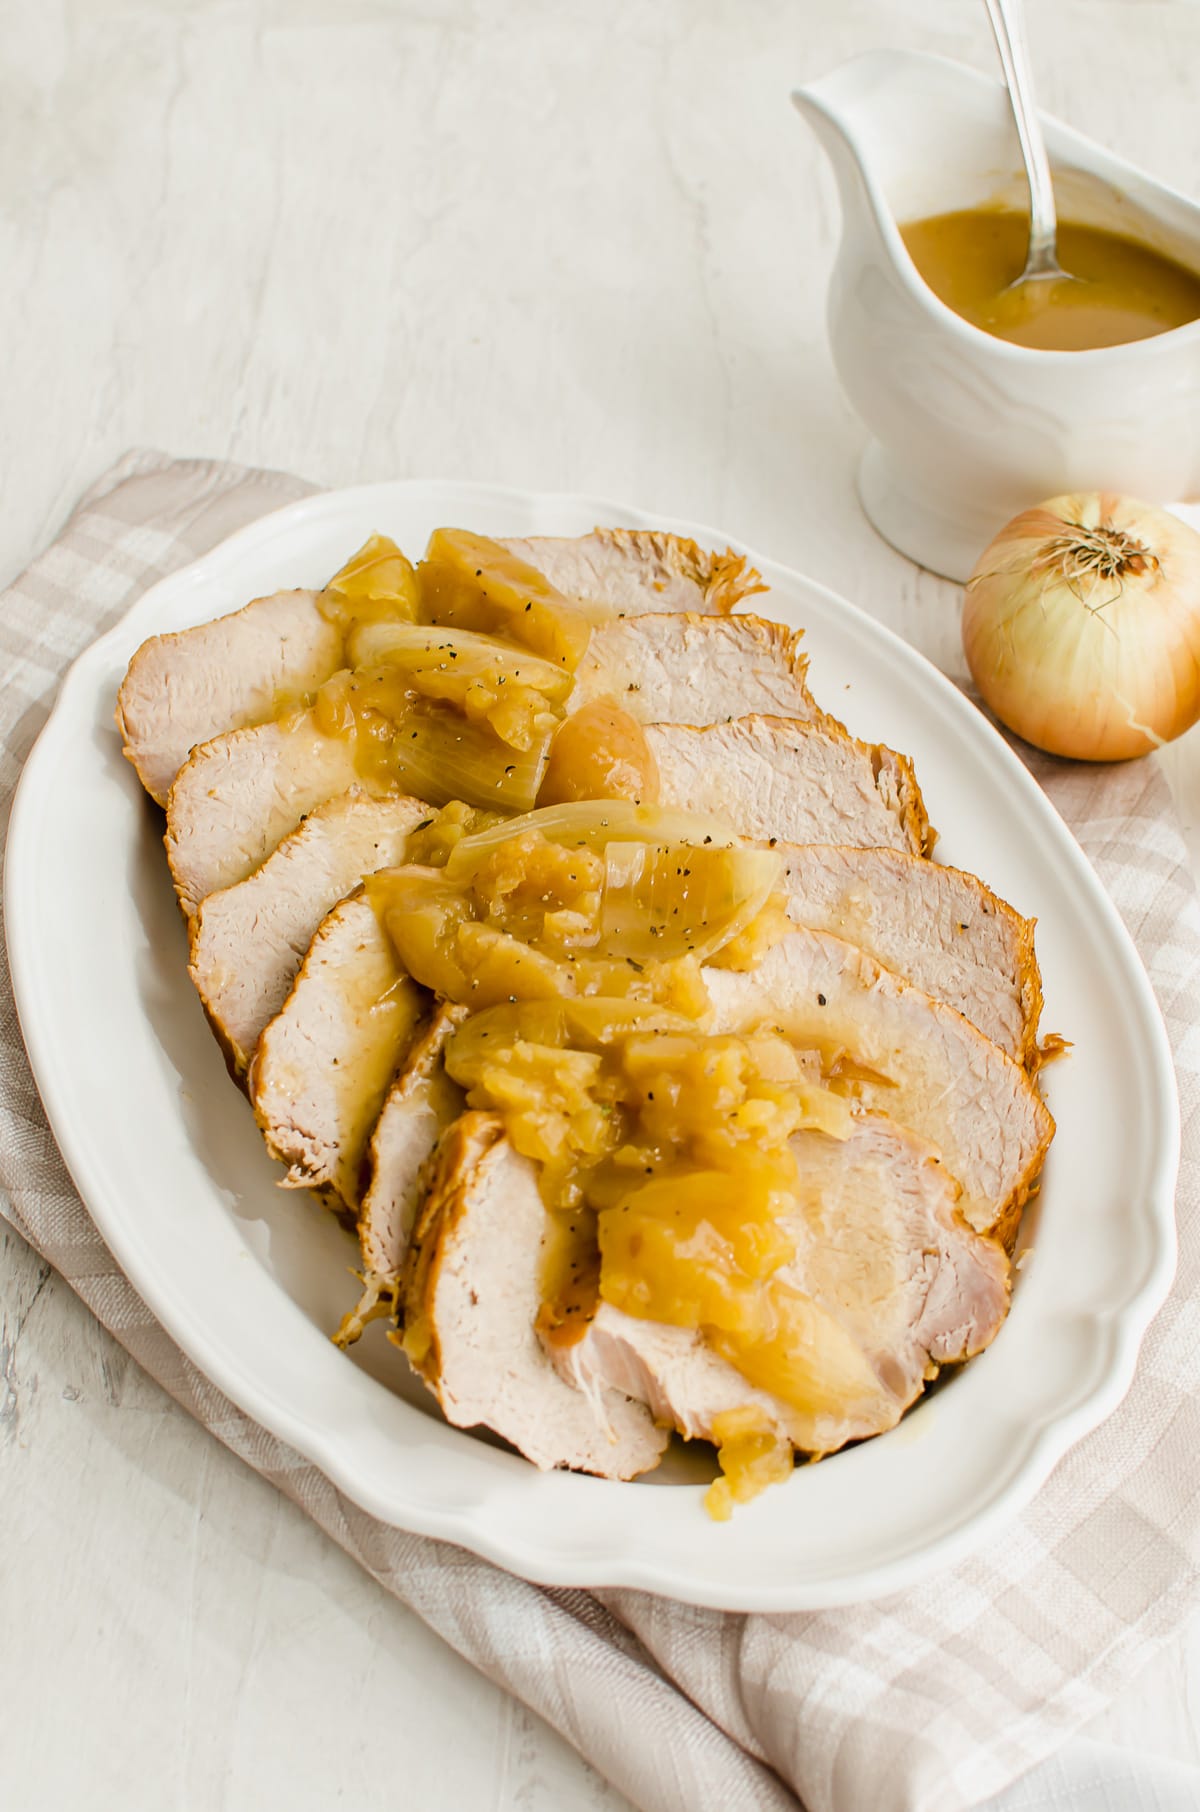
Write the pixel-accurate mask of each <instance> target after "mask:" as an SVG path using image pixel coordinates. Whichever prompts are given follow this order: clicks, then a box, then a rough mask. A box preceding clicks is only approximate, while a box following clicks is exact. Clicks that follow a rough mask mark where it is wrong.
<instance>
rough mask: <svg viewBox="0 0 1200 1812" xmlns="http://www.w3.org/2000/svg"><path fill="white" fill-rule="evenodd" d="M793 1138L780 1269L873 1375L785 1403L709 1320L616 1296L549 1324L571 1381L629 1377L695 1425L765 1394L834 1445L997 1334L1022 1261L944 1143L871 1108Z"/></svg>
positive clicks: (759, 1401) (619, 1384) (601, 1385)
mask: <svg viewBox="0 0 1200 1812" xmlns="http://www.w3.org/2000/svg"><path fill="white" fill-rule="evenodd" d="M792 1149H793V1151H794V1153H795V1155H796V1161H797V1165H798V1168H799V1173H800V1190H801V1193H800V1196H799V1198H798V1201H797V1205H796V1207H795V1209H794V1210H793V1211H792V1212H790V1213H789V1214H787V1215H786V1216H784V1217H783V1224H784V1226H785V1227H786V1229H787V1231H788V1232H789V1233H790V1234H791V1236H792V1238H793V1239H794V1240H795V1243H796V1256H795V1258H794V1259H793V1260H792V1261H791V1262H790V1263H789V1264H788V1265H786V1266H785V1267H784V1268H783V1269H782V1270H781V1271H780V1273H779V1276H780V1279H781V1281H783V1282H786V1283H788V1284H790V1285H791V1286H792V1287H793V1288H794V1289H796V1290H798V1291H800V1292H801V1293H802V1294H803V1295H805V1296H807V1297H809V1298H810V1299H811V1300H812V1301H813V1302H814V1303H816V1305H817V1307H818V1308H819V1309H820V1310H822V1311H823V1313H824V1314H825V1315H827V1316H829V1317H830V1318H831V1319H832V1321H833V1322H835V1323H836V1324H837V1326H838V1328H840V1329H841V1330H842V1332H843V1333H844V1334H846V1335H848V1336H849V1338H850V1340H851V1342H852V1343H853V1347H854V1348H857V1350H858V1351H859V1353H861V1354H862V1356H863V1357H864V1359H865V1360H866V1362H867V1367H868V1368H869V1371H868V1377H870V1378H873V1379H874V1381H875V1382H874V1385H873V1387H871V1388H869V1389H864V1390H863V1391H862V1392H861V1394H860V1395H859V1396H858V1397H856V1398H855V1399H853V1400H851V1401H847V1402H845V1403H844V1404H840V1405H836V1406H832V1405H830V1404H829V1403H826V1404H824V1405H819V1406H813V1407H810V1408H807V1409H806V1408H804V1407H803V1406H800V1405H797V1404H795V1403H785V1402H783V1401H782V1400H781V1399H780V1398H778V1397H776V1396H773V1395H772V1394H770V1393H769V1392H767V1391H765V1390H761V1389H757V1388H755V1387H754V1386H752V1385H750V1384H748V1383H747V1381H746V1379H744V1378H743V1377H742V1375H741V1373H740V1372H738V1371H737V1370H736V1369H735V1367H734V1366H733V1365H731V1364H730V1363H729V1361H728V1360H726V1359H723V1358H722V1357H721V1356H720V1354H718V1353H717V1352H715V1351H714V1350H713V1348H712V1347H711V1346H709V1345H708V1343H707V1341H706V1340H705V1338H704V1335H703V1333H702V1332H700V1331H698V1330H694V1329H690V1328H678V1327H672V1326H668V1325H667V1324H666V1323H664V1322H658V1321H648V1320H639V1319H637V1318H635V1317H634V1316H631V1315H628V1314H625V1313H623V1312H622V1311H621V1310H619V1309H615V1308H613V1307H612V1306H611V1304H609V1303H605V1302H601V1303H599V1304H598V1306H597V1309H596V1313H595V1315H594V1317H593V1318H592V1320H591V1321H590V1323H588V1324H586V1325H585V1327H584V1329H583V1332H582V1337H581V1338H577V1339H576V1340H575V1341H574V1343H573V1344H568V1343H566V1342H565V1341H564V1340H563V1339H562V1338H561V1337H559V1338H557V1339H555V1338H554V1337H553V1336H552V1335H549V1334H547V1335H545V1336H544V1337H545V1339H546V1345H547V1351H548V1352H549V1353H550V1355H551V1357H552V1359H553V1360H554V1363H555V1364H556V1366H557V1367H558V1370H559V1373H560V1375H561V1376H562V1377H564V1378H565V1379H566V1380H567V1382H568V1383H571V1384H573V1385H575V1386H576V1388H577V1389H579V1390H581V1391H583V1392H585V1393H591V1392H595V1391H604V1390H620V1391H624V1392H626V1393H627V1394H628V1395H630V1396H634V1397H637V1398H639V1399H640V1400H641V1401H642V1402H643V1403H645V1404H646V1405H647V1406H648V1408H649V1409H650V1411H651V1413H652V1414H653V1416H654V1417H655V1419H656V1421H665V1422H669V1423H670V1424H671V1425H672V1426H673V1427H675V1428H677V1429H678V1430H679V1432H680V1433H681V1434H683V1435H686V1436H687V1437H688V1438H700V1439H705V1440H707V1439H711V1437H712V1432H713V1422H714V1418H715V1417H717V1416H718V1415H720V1414H722V1413H723V1412H725V1411H727V1410H732V1409H738V1408H740V1407H742V1406H743V1405H753V1406H754V1407H756V1408H758V1409H760V1410H761V1411H762V1412H763V1415H764V1418H765V1420H766V1421H767V1422H768V1423H769V1424H770V1425H771V1426H772V1427H774V1428H775V1429H776V1430H777V1431H778V1432H779V1433H780V1434H782V1435H784V1436H786V1438H787V1439H788V1440H790V1441H791V1442H792V1444H793V1445H794V1446H796V1447H799V1448H801V1449H802V1450H803V1451H804V1452H806V1453H816V1454H820V1453H832V1452H833V1451H835V1450H836V1449H837V1448H839V1447H843V1446H845V1444H846V1442H847V1441H857V1440H862V1439H864V1438H866V1437H867V1436H870V1435H875V1434H881V1433H882V1432H883V1431H884V1430H885V1429H887V1428H890V1427H892V1426H893V1425H894V1423H896V1422H897V1421H899V1419H900V1417H901V1415H902V1414H903V1413H904V1411H905V1410H906V1409H907V1408H908V1407H909V1405H910V1404H911V1403H913V1402H914V1401H915V1399H916V1398H917V1397H918V1396H919V1395H920V1393H921V1391H922V1390H923V1389H924V1387H925V1385H926V1383H927V1382H928V1380H929V1379H930V1378H932V1377H933V1376H934V1375H935V1374H936V1372H937V1370H938V1368H939V1367H940V1366H942V1365H944V1364H947V1363H950V1362H953V1361H958V1360H962V1359H967V1358H969V1357H970V1356H971V1355H972V1354H973V1353H977V1352H979V1351H980V1350H981V1349H982V1348H983V1347H985V1346H987V1345H988V1343H989V1342H990V1341H991V1340H992V1339H994V1337H995V1335H996V1333H997V1332H998V1330H999V1328H1000V1326H1001V1324H1002V1322H1003V1320H1004V1317H1005V1315H1006V1314H1007V1312H1008V1294H1009V1271H1008V1262H1007V1259H1006V1257H1005V1254H1004V1251H1003V1249H1002V1248H1001V1247H1000V1246H999V1245H998V1244H997V1243H996V1242H995V1241H994V1240H990V1239H983V1238H981V1237H980V1236H979V1235H978V1234H975V1233H973V1232H972V1231H971V1230H970V1228H969V1227H967V1226H966V1225H965V1223H964V1222H963V1221H962V1219H961V1218H960V1217H959V1215H958V1214H957V1213H956V1210H955V1201H956V1196H957V1193H958V1192H957V1189H956V1187H955V1185H954V1182H953V1179H952V1178H950V1177H949V1176H948V1175H947V1174H946V1171H945V1168H944V1166H942V1165H941V1164H939V1163H938V1158H937V1152H936V1150H935V1148H934V1147H933V1146H931V1145H929V1144H928V1143H927V1142H926V1141H925V1140H923V1139H919V1138H917V1137H916V1136H915V1135H914V1134H913V1133H911V1132H909V1131H907V1130H906V1129H905V1128H903V1127H900V1126H897V1125H896V1124H895V1123H894V1122H892V1121H890V1120H888V1119H887V1118H886V1117H885V1116H882V1115H874V1114H870V1115H865V1116H863V1117H862V1118H860V1119H858V1120H856V1121H855V1123H854V1127H853V1130H852V1132H851V1135H850V1137H849V1138H848V1139H847V1140H845V1141H844V1142H839V1141H837V1140H835V1139H830V1138H827V1137H826V1136H825V1134H824V1133H819V1132H803V1133H798V1134H797V1135H796V1136H795V1137H794V1138H793V1140H792Z"/></svg>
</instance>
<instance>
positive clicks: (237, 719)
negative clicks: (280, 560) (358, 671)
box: [117, 591, 343, 805]
mask: <svg viewBox="0 0 1200 1812" xmlns="http://www.w3.org/2000/svg"><path fill="white" fill-rule="evenodd" d="M319 596H320V594H319V593H318V592H315V591H277V592H275V593H274V594H273V596H271V597H269V598H255V600H254V602H253V603H252V604H247V605H246V606H245V607H244V608H243V609H242V610H235V611H234V612H233V613H232V614H231V615H230V616H226V617H218V618H217V619H216V621H215V622H212V623H201V624H199V625H197V627H196V628H194V629H182V630H179V631H177V632H176V633H174V634H172V635H156V636H151V638H150V640H149V641H148V642H143V643H142V645H141V647H140V648H139V649H138V651H137V653H136V654H135V655H134V657H133V659H132V660H131V661H130V663H129V668H128V671H127V672H126V675H125V678H124V680H123V681H122V683H121V690H120V692H119V693H118V695H117V728H118V729H119V730H120V732H121V736H122V739H123V741H124V744H125V754H126V756H127V757H128V759H129V760H130V761H131V762H132V763H133V765H134V767H135V768H136V770H137V774H138V778H139V779H140V781H141V783H142V785H143V786H144V787H145V789H146V791H147V792H148V793H149V794H150V796H151V798H152V799H156V800H157V801H158V803H159V805H165V804H166V802H167V794H168V793H169V792H170V790H171V783H172V781H173V780H174V779H175V776H176V774H177V773H178V772H179V770H180V768H181V767H182V766H183V764H184V762H185V761H186V760H187V758H188V756H189V755H190V753H191V751H192V750H193V749H194V748H196V747H197V746H198V745H199V744H200V743H202V742H208V741H209V739H210V738H211V737H213V736H219V735H221V734H222V733H223V732H224V731H226V730H237V729H241V728H242V727H243V726H244V725H246V724H257V723H262V722H263V721H264V719H266V718H268V717H271V716H272V715H273V714H274V713H275V711H276V709H277V708H278V702H279V699H280V697H281V696H282V697H284V698H287V699H289V700H291V701H292V702H293V703H299V702H300V701H301V700H302V699H303V697H304V695H305V694H306V693H308V692H313V691H315V690H316V688H317V687H318V686H320V685H321V684H322V683H323V681H325V680H327V679H328V678H329V676H330V674H331V673H336V671H337V669H338V668H339V667H340V666H341V665H342V658H343V655H342V649H343V642H342V635H341V632H340V630H338V629H336V628H335V627H334V625H333V624H332V623H329V622H327V621H326V620H325V618H324V617H323V616H322V615H321V612H320V610H319V608H318V598H319Z"/></svg>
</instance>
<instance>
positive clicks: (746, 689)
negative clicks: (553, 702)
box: [567, 611, 821, 724]
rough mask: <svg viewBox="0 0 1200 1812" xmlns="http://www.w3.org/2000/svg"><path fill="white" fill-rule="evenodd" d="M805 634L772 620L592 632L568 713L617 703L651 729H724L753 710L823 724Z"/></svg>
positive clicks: (643, 620) (605, 626)
mask: <svg viewBox="0 0 1200 1812" xmlns="http://www.w3.org/2000/svg"><path fill="white" fill-rule="evenodd" d="M801 634H802V632H801V631H799V630H793V629H785V628H784V626H783V624H782V623H772V622H768V621H767V619H766V618H765V617H751V616H737V617H717V616H707V617H706V616H698V615H697V614H696V613H695V612H694V611H688V612H686V613H683V612H671V613H670V614H667V615H659V614H658V613H651V614H648V615H645V616H634V617H618V618H615V619H614V620H613V621H612V622H609V623H600V624H598V625H597V626H596V628H595V629H593V631H592V639H591V641H590V643H589V644H588V649H587V653H586V654H585V655H584V657H583V659H582V661H581V662H580V664H579V668H578V670H577V672H576V675H575V684H574V687H573V688H572V691H571V696H570V698H569V699H568V701H567V710H568V712H572V711H577V710H578V709H579V708H580V706H581V705H587V704H591V702H592V701H593V700H594V699H597V698H613V699H615V700H616V701H617V703H618V704H619V705H621V706H622V708H623V709H624V710H626V711H627V712H628V713H629V715H630V716H631V717H636V718H637V720H638V722H639V723H644V724H659V723H668V724H674V723H694V722H696V720H697V718H699V719H701V720H702V721H703V722H705V723H719V722H723V721H724V720H725V719H726V718H729V717H743V716H745V715H746V714H747V713H749V712H752V711H765V712H769V713H774V714H775V715H776V716H780V717H799V718H803V719H804V720H805V721H806V722H812V721H816V720H818V719H820V717H821V712H820V711H819V710H818V709H817V706H816V705H815V704H814V703H813V700H812V697H811V695H810V693H809V690H808V687H807V686H806V685H805V683H804V675H805V671H806V669H807V666H808V662H807V660H806V658H805V656H804V655H803V654H802V653H801V652H800V640H801Z"/></svg>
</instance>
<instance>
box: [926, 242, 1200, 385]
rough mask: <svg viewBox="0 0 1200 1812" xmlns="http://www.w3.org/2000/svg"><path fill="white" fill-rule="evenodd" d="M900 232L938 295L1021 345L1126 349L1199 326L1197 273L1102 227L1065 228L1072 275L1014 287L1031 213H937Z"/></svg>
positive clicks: (1064, 253) (1065, 255)
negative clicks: (1130, 344) (1175, 329)
mask: <svg viewBox="0 0 1200 1812" xmlns="http://www.w3.org/2000/svg"><path fill="white" fill-rule="evenodd" d="M900 233H901V237H902V238H903V240H904V243H905V245H906V246H907V248H908V252H909V256H910V257H911V258H912V261H913V263H914V264H915V265H916V267H917V269H918V271H919V272H920V273H921V276H922V277H923V278H924V279H925V281H926V283H927V284H928V285H929V287H930V289H931V290H932V291H933V293H934V295H935V296H938V297H940V298H941V300H942V301H943V302H944V303H946V305H947V307H949V308H952V309H953V310H954V312H955V314H958V315H961V316H962V317H963V319H964V320H966V321H970V322H971V323H972V325H973V326H975V327H981V328H982V329H983V330H984V332H985V333H991V334H995V335H996V336H997V338H999V339H1002V340H1011V341H1013V342H1014V343H1015V344H1016V345H1018V346H1035V347H1041V348H1042V349H1044V350H1046V351H1057V352H1078V351H1083V350H1085V349H1087V348H1090V347H1096V346H1123V345H1125V344H1126V343H1127V342H1128V341H1130V340H1144V339H1148V338H1149V337H1150V336H1151V335H1152V334H1158V333H1166V332H1167V330H1168V329H1169V328H1172V327H1182V326H1183V325H1184V324H1185V323H1186V322H1188V321H1195V320H1197V319H1200V275H1197V274H1196V272H1194V271H1190V270H1187V269H1186V268H1185V267H1184V266H1183V265H1182V264H1177V263H1176V262H1175V261H1174V259H1172V258H1167V257H1165V256H1164V255H1163V254H1162V253H1161V252H1155V251H1151V249H1150V247H1149V246H1147V245H1142V244H1141V243H1139V242H1138V241H1137V240H1135V239H1126V238H1124V237H1123V236H1122V235H1121V234H1119V233H1110V232H1108V231H1106V230H1105V229H1104V228H1102V227H1093V226H1084V225H1082V224H1080V223H1079V222H1076V221H1060V222H1059V227H1058V259H1059V263H1060V264H1061V265H1062V267H1063V269H1064V270H1065V271H1067V272H1068V273H1069V275H1068V276H1067V277H1064V278H1062V279H1057V280H1055V279H1042V280H1040V281H1036V282H1030V283H1022V284H1020V285H1018V287H1017V288H1015V289H1014V288H1012V287H1011V285H1013V284H1015V283H1016V280H1017V278H1018V277H1019V276H1020V275H1021V272H1022V270H1023V269H1024V266H1025V252H1026V247H1027V244H1028V240H1029V218H1028V215H1026V214H1023V213H1020V212H1019V211H1017V210H1016V209H1012V208H997V207H986V208H968V209H963V210H961V211H960V212H957V213H953V214H935V215H932V216H930V218H928V219H926V220H914V221H910V222H909V224H908V225H907V226H904V227H901V229H900Z"/></svg>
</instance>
